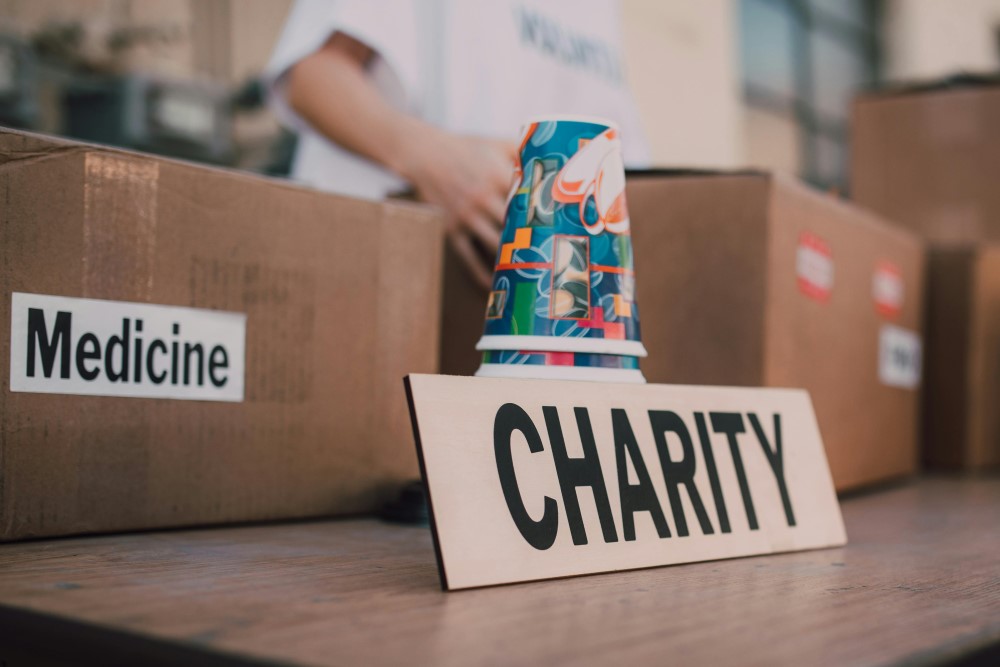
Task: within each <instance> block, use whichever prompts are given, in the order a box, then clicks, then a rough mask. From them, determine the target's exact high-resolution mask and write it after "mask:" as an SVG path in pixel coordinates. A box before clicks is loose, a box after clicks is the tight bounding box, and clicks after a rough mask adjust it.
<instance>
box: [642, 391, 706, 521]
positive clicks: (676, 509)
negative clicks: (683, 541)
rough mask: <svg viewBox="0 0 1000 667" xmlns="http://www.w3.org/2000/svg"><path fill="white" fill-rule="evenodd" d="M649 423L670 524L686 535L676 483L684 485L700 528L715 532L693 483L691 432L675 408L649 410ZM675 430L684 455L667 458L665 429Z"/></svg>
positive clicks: (667, 430) (693, 463)
mask: <svg viewBox="0 0 1000 667" xmlns="http://www.w3.org/2000/svg"><path fill="white" fill-rule="evenodd" d="M649 424H650V426H652V427H653V438H654V439H655V440H656V451H657V453H658V454H659V455H660V467H661V468H662V469H663V479H664V481H665V482H666V483H667V497H668V499H669V500H670V509H671V511H672V512H673V514H674V525H675V526H677V534H678V535H679V536H680V537H686V536H687V535H688V534H689V533H688V527H687V518H686V517H685V516H684V506H683V505H681V494H680V489H679V488H678V487H680V486H681V485H684V488H685V489H687V493H688V497H689V498H690V499H691V505H692V506H693V507H694V513H695V515H696V516H697V517H698V523H699V524H700V525H701V532H702V533H704V534H705V535H711V534H712V533H713V532H715V531H714V530H713V529H712V522H711V521H709V520H708V513H707V512H706V511H705V505H704V504H703V503H702V502H701V494H700V493H698V487H697V486H695V485H694V473H695V468H696V465H695V460H694V445H693V444H692V443H691V434H690V433H689V432H688V429H687V426H685V425H684V420H683V419H681V418H680V416H679V415H678V414H677V413H676V412H670V411H664V410H650V411H649ZM668 432H669V433H675V434H676V435H677V437H678V438H679V439H680V441H681V448H682V450H683V452H684V456H683V457H682V458H681V460H680V461H672V460H671V459H670V450H669V449H668V448H667V435H666V434H667V433H668Z"/></svg>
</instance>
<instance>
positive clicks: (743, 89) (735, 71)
mask: <svg viewBox="0 0 1000 667" xmlns="http://www.w3.org/2000/svg"><path fill="white" fill-rule="evenodd" d="M290 5H291V0H0V124H3V125H9V126H14V127H21V128H26V129H31V130H36V131H41V132H48V133H53V134H61V135H65V136H70V137H75V138H79V139H84V140H89V141H97V142H102V143H108V144H113V145H119V146H124V147H127V148H134V149H139V150H144V151H150V152H153V153H158V154H162V155H169V156H174V157H180V158H185V159H190V160H196V161H200V162H206V163H210V164H216V165H223V166H228V167H235V168H240V169H248V170H252V171H257V172H262V173H268V174H272V175H282V174H284V173H286V172H287V169H288V166H289V161H290V156H291V153H292V151H293V149H294V141H295V138H294V136H293V135H291V134H290V133H288V132H286V131H284V130H282V129H281V128H280V127H279V125H278V123H277V122H276V121H275V119H274V117H273V116H272V115H271V114H270V112H269V111H268V110H267V109H266V107H265V105H264V100H263V97H262V91H261V87H260V85H259V84H258V80H257V77H258V75H259V73H260V71H261V69H262V68H263V67H264V65H265V63H266V62H267V60H268V58H269V56H270V53H271V49H272V47H273V45H274V42H275V40H276V38H277V36H278V33H279V31H280V30H281V27H282V24H283V22H284V19H285V15H286V13H287V11H288V9H289V7H290ZM622 5H623V12H624V26H625V43H626V44H627V52H626V57H627V66H628V76H629V79H630V81H631V84H632V88H633V91H634V93H635V95H636V97H637V100H638V102H639V105H640V111H641V113H642V116H643V120H644V123H645V126H646V129H647V133H648V135H649V138H650V140H651V142H652V144H653V146H652V148H653V157H654V162H655V163H656V164H657V165H660V166H685V167H692V166H693V167H712V168H734V167H741V166H745V165H752V166H760V167H767V168H773V169H780V170H783V171H787V172H791V173H794V174H797V175H799V176H800V177H802V178H803V179H805V180H806V181H808V182H810V183H813V184H814V185H817V186H819V187H821V188H824V189H829V190H834V191H840V192H844V191H845V190H846V182H847V179H846V165H847V151H848V140H849V127H848V118H849V110H850V100H851V98H852V96H853V95H854V94H855V93H856V92H857V91H859V90H864V89H868V88H872V87H881V86H885V85H891V84H897V83H906V82H915V81H924V80H932V79H941V78H945V77H950V76H955V75H957V74H959V73H977V74H990V73H996V72H997V71H998V70H1000V0H949V1H945V0H699V1H698V2H691V1H688V0H685V1H672V2H664V1H662V0H623V3H622Z"/></svg>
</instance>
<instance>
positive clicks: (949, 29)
mask: <svg viewBox="0 0 1000 667" xmlns="http://www.w3.org/2000/svg"><path fill="white" fill-rule="evenodd" d="M883 38H884V40H885V42H884V46H885V74H886V78H887V79H889V80H911V79H929V78H938V77H942V76H947V75H949V74H954V73H955V72H957V71H969V72H988V71H993V72H995V71H996V70H998V69H1000V0H887V2H886V5H885V28H884V33H883Z"/></svg>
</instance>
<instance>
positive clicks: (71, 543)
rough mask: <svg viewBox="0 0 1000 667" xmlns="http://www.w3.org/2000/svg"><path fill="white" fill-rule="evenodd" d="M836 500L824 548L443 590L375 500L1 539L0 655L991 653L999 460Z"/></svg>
mask: <svg viewBox="0 0 1000 667" xmlns="http://www.w3.org/2000/svg"><path fill="white" fill-rule="evenodd" d="M843 506H844V514H845V520H846V523H847V529H848V534H849V536H850V540H851V543H850V545H849V546H848V547H846V548H842V549H829V550H824V551H812V552H806V553H798V554H786V555H779V556H767V557H758V558H746V559H741V560H731V561H718V562H711V563H701V564H694V565H683V566H675V567H667V568H659V569H652V570H641V571H633V572H625V573H619V574H605V575H596V576H590V577H581V578H576V579H566V580H561V581H549V582H542V583H532V584H522V585H515V586H506V587H500V588H492V589H479V590H472V591H464V592H457V593H450V594H446V593H442V592H441V591H440V588H439V585H438V575H437V569H436V566H435V563H434V554H433V549H432V546H431V540H430V535H429V533H428V531H427V530H426V529H424V528H416V527H404V526H395V525H389V524H384V523H381V522H379V521H377V520H374V519H352V520H341V521H322V522H310V523H293V524H283V525H264V526H251V527H241V528H223V529H207V530H190V531H183V532H160V533H150V534H139V535H124V536H106V537H92V538H79V539H65V540H52V541H44V542H30V543H24V544H11V545H4V546H0V604H2V605H3V606H2V607H0V665H5V666H6V667H19V665H22V664H39V663H38V662H37V658H38V657H39V656H44V657H47V658H48V660H49V662H45V663H42V664H46V665H51V666H56V665H63V664H77V663H78V661H79V660H81V659H83V658H84V657H87V658H89V659H90V661H91V662H93V663H95V664H104V665H108V664H129V665H157V664H185V665H201V664H204V665H230V664H231V665H244V664H303V665H326V664H341V665H355V664H356V665H410V664H415V665H427V664H433V665H477V664H490V665H517V664H541V665H549V664H574V665H576V664H614V665H628V664H664V665H665V664H671V665H677V664H699V665H723V664H734V663H735V664H759V665H773V664H810V665H811V664H852V665H853V664H885V663H903V664H912V665H925V664H938V663H947V662H953V661H958V662H964V663H966V664H971V663H972V662H978V661H984V662H983V664H1000V479H997V478H986V479H978V480H968V479H967V480H955V479H929V480H923V481H920V482H916V483H911V484H909V485H906V486H903V487H898V488H894V489H890V490H886V491H881V492H878V493H871V494H866V495H863V496H858V497H854V498H850V499H848V500H846V501H844V504H843ZM29 658H30V660H29ZM4 660H6V662H4Z"/></svg>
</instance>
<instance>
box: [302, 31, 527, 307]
mask: <svg viewBox="0 0 1000 667" xmlns="http://www.w3.org/2000/svg"><path fill="white" fill-rule="evenodd" d="M373 55H374V54H373V53H372V51H371V50H370V49H368V48H367V47H366V46H365V45H363V44H361V43H360V42H358V41H356V40H354V39H352V38H351V37H348V36H347V35H344V34H343V33H335V34H334V35H333V37H331V38H330V39H329V40H328V41H327V43H326V44H325V45H324V46H323V47H322V48H320V49H319V50H317V51H315V52H314V53H312V54H311V55H309V56H307V57H306V58H304V59H302V60H301V61H299V62H298V63H297V64H296V65H295V66H294V67H293V68H292V69H291V71H290V72H289V73H288V81H287V88H286V93H287V97H288V102H289V105H290V106H291V107H292V108H293V109H294V110H295V111H296V112H297V113H298V114H299V115H300V116H302V118H304V119H305V120H306V121H308V122H309V124H310V125H311V126H312V127H313V128H315V129H316V130H317V131H319V132H320V133H322V134H323V135H324V136H326V137H327V138H328V139H330V140H331V141H333V142H335V143H337V144H339V145H340V146H343V147H344V148H346V149H348V150H350V151H353V152H355V153H358V154H360V155H363V156H365V157H367V158H369V159H371V160H373V161H375V162H377V163H379V164H381V165H383V166H385V167H386V168H388V169H390V170H391V171H394V172H395V173H397V174H399V175H400V176H401V177H402V178H404V179H405V180H406V181H408V182H409V183H410V184H411V185H412V186H413V188H414V189H415V190H416V193H417V195H418V196H419V197H421V198H422V199H424V200H426V201H428V202H431V203H433V204H437V205H439V206H441V207H442V208H444V210H445V212H446V213H447V214H448V216H449V225H448V237H449V240H450V242H451V244H452V246H453V247H454V248H455V250H456V252H457V253H458V254H459V256H460V257H461V258H462V260H463V262H464V263H465V265H466V267H467V268H468V269H469V270H470V272H471V273H472V276H473V278H475V280H476V282H477V283H479V284H480V285H482V286H484V287H485V288H487V289H488V288H489V286H490V284H491V283H492V257H491V258H490V259H486V258H484V257H483V256H482V253H480V252H477V249H476V247H475V246H476V244H475V243H473V238H474V239H475V240H476V242H477V243H478V245H480V246H481V247H482V248H483V249H484V250H486V251H487V252H488V253H490V254H491V255H495V254H496V250H497V246H498V245H499V242H500V228H501V227H502V225H503V218H504V201H505V198H506V195H507V192H508V190H509V189H510V185H511V177H512V166H513V160H514V156H515V154H516V146H515V145H514V143H512V142H502V141H496V140H489V139H483V138H479V137H467V136H459V135H456V134H452V133H449V132H445V131H443V130H441V129H439V128H436V127H434V126H432V125H430V124H428V123H425V122H423V121H421V120H419V119H416V118H414V117H412V116H408V115H406V114H404V113H401V112H399V111H397V110H395V109H393V108H392V107H391V106H390V105H389V104H388V102H387V101H386V100H385V99H384V98H383V97H382V95H381V93H379V91H378V90H377V89H376V88H375V86H374V85H373V84H372V82H371V80H370V78H369V75H368V73H367V72H366V66H367V64H368V62H369V61H370V60H371V58H372V57H373Z"/></svg>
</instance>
